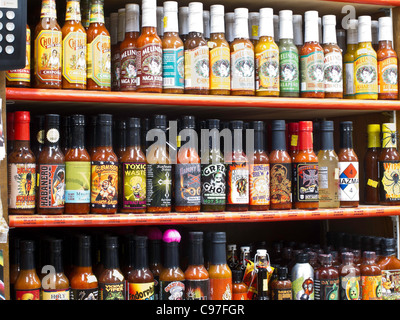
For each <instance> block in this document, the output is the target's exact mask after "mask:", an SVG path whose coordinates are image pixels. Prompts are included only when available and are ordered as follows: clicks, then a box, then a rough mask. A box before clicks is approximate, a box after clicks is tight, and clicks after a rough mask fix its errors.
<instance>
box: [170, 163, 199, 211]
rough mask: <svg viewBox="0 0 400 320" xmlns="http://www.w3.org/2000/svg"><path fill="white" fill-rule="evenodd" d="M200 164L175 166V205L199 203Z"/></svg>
mask: <svg viewBox="0 0 400 320" xmlns="http://www.w3.org/2000/svg"><path fill="white" fill-rule="evenodd" d="M200 191H201V188H200V164H199V163H188V164H177V165H176V166H175V205H176V206H199V205H200Z"/></svg>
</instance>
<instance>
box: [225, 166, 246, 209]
mask: <svg viewBox="0 0 400 320" xmlns="http://www.w3.org/2000/svg"><path fill="white" fill-rule="evenodd" d="M227 171H228V183H227V188H228V189H227V203H228V204H247V203H249V166H248V164H247V163H232V164H229V165H228V168H227Z"/></svg>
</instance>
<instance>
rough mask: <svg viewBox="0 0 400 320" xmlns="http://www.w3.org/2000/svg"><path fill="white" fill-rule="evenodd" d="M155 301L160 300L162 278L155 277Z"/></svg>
mask: <svg viewBox="0 0 400 320" xmlns="http://www.w3.org/2000/svg"><path fill="white" fill-rule="evenodd" d="M153 276H154V300H160V277H159V276H156V275H154V274H153Z"/></svg>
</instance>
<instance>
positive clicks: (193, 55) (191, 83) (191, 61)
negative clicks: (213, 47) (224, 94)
mask: <svg viewBox="0 0 400 320" xmlns="http://www.w3.org/2000/svg"><path fill="white" fill-rule="evenodd" d="M209 64H210V56H209V52H208V46H199V47H197V48H194V49H189V50H185V89H209V86H210V83H209V82H210V81H209V80H210V70H209V68H210V65H209Z"/></svg>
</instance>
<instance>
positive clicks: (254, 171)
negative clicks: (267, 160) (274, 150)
mask: <svg viewBox="0 0 400 320" xmlns="http://www.w3.org/2000/svg"><path fill="white" fill-rule="evenodd" d="M249 176H250V205H269V201H270V198H269V189H270V183H269V164H251V165H250V175H249Z"/></svg>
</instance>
